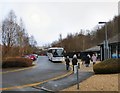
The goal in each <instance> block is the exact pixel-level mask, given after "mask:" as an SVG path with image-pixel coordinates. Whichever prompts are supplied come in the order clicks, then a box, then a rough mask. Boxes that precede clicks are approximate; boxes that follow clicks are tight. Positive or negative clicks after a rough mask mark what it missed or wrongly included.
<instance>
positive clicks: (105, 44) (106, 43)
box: [99, 22, 109, 59]
mask: <svg viewBox="0 0 120 93" xmlns="http://www.w3.org/2000/svg"><path fill="white" fill-rule="evenodd" d="M99 24H105V42H104V59H108V58H109V57H108V40H107V22H99Z"/></svg>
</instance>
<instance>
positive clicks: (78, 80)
mask: <svg viewBox="0 0 120 93" xmlns="http://www.w3.org/2000/svg"><path fill="white" fill-rule="evenodd" d="M78 68H79V66H77V89H79V72H78Z"/></svg>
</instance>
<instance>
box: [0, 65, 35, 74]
mask: <svg viewBox="0 0 120 93" xmlns="http://www.w3.org/2000/svg"><path fill="white" fill-rule="evenodd" d="M35 67H37V66H32V67H28V68H22V69H17V70H11V71H5V72H0V74H6V73H11V72H18V71H22V70H27V69H31V68H35Z"/></svg>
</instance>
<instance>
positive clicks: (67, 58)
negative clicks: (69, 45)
mask: <svg viewBox="0 0 120 93" xmlns="http://www.w3.org/2000/svg"><path fill="white" fill-rule="evenodd" d="M65 62H66V70H69V66H70V59H69V56H67V57H66V59H65Z"/></svg>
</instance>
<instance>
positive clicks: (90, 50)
mask: <svg viewBox="0 0 120 93" xmlns="http://www.w3.org/2000/svg"><path fill="white" fill-rule="evenodd" d="M92 51H100V46H94V47H91V48H89V49H86V50H85V52H92Z"/></svg>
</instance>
